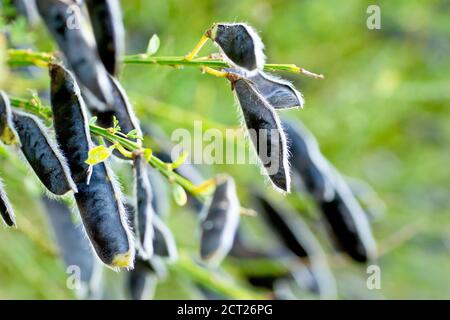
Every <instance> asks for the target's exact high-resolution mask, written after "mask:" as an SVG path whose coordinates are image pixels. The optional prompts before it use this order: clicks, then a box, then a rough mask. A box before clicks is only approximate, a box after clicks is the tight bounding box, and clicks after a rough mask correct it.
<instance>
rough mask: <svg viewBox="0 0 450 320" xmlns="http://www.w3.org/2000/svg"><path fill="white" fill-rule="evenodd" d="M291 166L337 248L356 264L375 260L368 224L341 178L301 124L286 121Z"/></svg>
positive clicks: (374, 250) (374, 246)
mask: <svg viewBox="0 0 450 320" xmlns="http://www.w3.org/2000/svg"><path fill="white" fill-rule="evenodd" d="M284 126H285V128H286V132H287V135H288V137H289V140H290V141H291V154H292V156H291V164H292V167H293V169H294V171H295V172H297V173H298V175H299V176H300V178H301V180H302V182H303V183H304V185H305V187H306V189H307V190H308V192H309V193H311V195H312V196H313V197H314V199H315V201H316V202H317V204H318V205H319V207H320V209H321V211H322V213H323V215H324V217H325V219H326V220H327V222H328V225H329V229H330V231H331V232H332V234H333V235H334V237H333V238H334V239H335V240H336V241H337V243H338V244H339V246H340V248H341V249H342V250H344V251H345V252H347V253H348V254H349V255H350V256H351V257H352V258H353V259H355V260H356V261H359V262H367V261H369V260H373V259H375V257H376V244H375V240H374V239H373V236H372V231H371V229H370V224H369V221H368V218H367V216H366V214H365V213H364V210H363V209H362V208H361V206H360V204H359V203H358V201H357V199H356V198H355V196H354V194H353V193H352V192H351V190H350V187H349V186H348V185H347V183H346V182H345V181H344V179H343V177H342V176H341V175H340V174H339V173H338V172H337V170H336V169H335V168H333V167H332V165H331V164H329V163H328V161H327V160H326V159H325V158H324V157H323V155H322V154H321V153H320V150H319V147H318V144H317V141H316V140H315V139H314V137H313V136H312V135H311V134H310V133H309V132H308V131H307V130H306V129H305V128H304V127H302V126H301V125H300V124H298V123H292V122H285V123H284Z"/></svg>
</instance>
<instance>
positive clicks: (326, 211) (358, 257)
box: [319, 169, 377, 262]
mask: <svg viewBox="0 0 450 320" xmlns="http://www.w3.org/2000/svg"><path fill="white" fill-rule="evenodd" d="M332 172H333V182H334V185H335V195H334V197H333V199H332V200H329V201H321V202H319V206H320V209H321V211H322V213H323V215H324V217H325V219H326V221H327V225H328V226H329V229H330V230H331V233H332V234H333V239H334V240H335V241H336V242H337V244H338V246H339V248H340V249H341V250H343V251H344V252H346V253H347V254H348V255H349V256H350V257H352V258H353V259H354V260H355V261H358V262H371V261H374V260H375V259H376V256H377V248H376V243H375V239H374V238H373V235H372V230H371V228H370V223H369V220H368V217H367V215H366V214H365V213H364V210H363V209H362V208H361V206H360V204H359V203H358V201H357V199H356V198H355V196H354V195H353V193H352V192H351V190H350V188H349V186H348V185H347V184H346V182H345V181H344V180H343V178H342V177H341V176H340V174H339V173H338V172H337V171H336V170H334V169H333V170H332Z"/></svg>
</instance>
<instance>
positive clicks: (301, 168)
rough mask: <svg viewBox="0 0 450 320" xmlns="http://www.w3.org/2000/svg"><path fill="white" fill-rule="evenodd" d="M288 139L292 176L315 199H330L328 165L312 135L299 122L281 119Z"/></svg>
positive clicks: (331, 189) (332, 194)
mask: <svg viewBox="0 0 450 320" xmlns="http://www.w3.org/2000/svg"><path fill="white" fill-rule="evenodd" d="M283 127H284V129H285V130H286V135H287V138H288V141H289V151H290V154H291V156H290V159H289V162H290V165H291V168H292V171H293V172H294V173H295V174H294V177H296V178H298V180H297V181H298V182H299V183H300V184H302V185H303V186H304V187H305V188H306V190H307V191H308V192H309V193H310V194H311V195H312V196H313V197H314V199H315V200H316V201H326V200H331V199H332V198H333V196H334V186H333V182H332V181H331V174H330V165H329V164H328V161H327V160H326V159H325V158H324V156H323V155H322V153H321V152H320V149H319V145H318V143H317V141H316V139H315V138H314V136H313V135H312V134H311V133H310V132H308V130H307V129H306V128H305V127H304V126H302V125H301V124H300V122H295V123H294V122H293V121H283Z"/></svg>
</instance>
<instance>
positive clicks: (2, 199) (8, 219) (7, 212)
mask: <svg viewBox="0 0 450 320" xmlns="http://www.w3.org/2000/svg"><path fill="white" fill-rule="evenodd" d="M0 215H1V216H2V219H3V221H4V222H5V224H6V225H7V226H8V227H14V226H15V225H16V217H15V215H14V210H13V208H12V206H11V204H10V203H9V199H8V196H7V194H6V191H5V189H4V187H3V182H2V181H1V180H0Z"/></svg>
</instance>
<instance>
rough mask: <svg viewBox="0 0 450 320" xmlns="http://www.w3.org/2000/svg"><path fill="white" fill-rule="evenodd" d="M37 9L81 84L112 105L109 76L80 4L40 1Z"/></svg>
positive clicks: (65, 0)
mask: <svg viewBox="0 0 450 320" xmlns="http://www.w3.org/2000/svg"><path fill="white" fill-rule="evenodd" d="M37 8H38V11H39V13H40V15H41V17H42V20H43V21H44V23H45V25H46V26H47V29H48V30H49V32H50V33H51V35H52V36H53V38H54V39H55V41H56V42H57V44H58V46H59V48H60V50H61V51H62V52H63V54H64V57H65V58H66V60H67V63H68V65H69V66H70V68H71V69H72V70H73V72H74V74H75V75H76V77H77V79H78V81H79V82H80V84H82V85H83V87H85V88H88V90H89V91H90V92H91V93H92V94H93V95H94V96H95V97H96V98H97V99H98V100H99V101H100V102H101V103H103V104H104V105H102V108H106V106H107V105H110V104H111V103H112V91H111V85H110V83H109V81H108V73H107V71H106V69H105V67H104V66H103V64H102V63H101V60H100V58H99V56H98V53H97V47H96V44H95V39H94V37H93V35H92V33H91V31H90V30H89V28H88V22H87V21H86V19H85V17H84V16H83V14H81V10H80V8H79V7H78V5H76V4H75V3H74V2H73V1H71V0H39V1H37Z"/></svg>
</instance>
